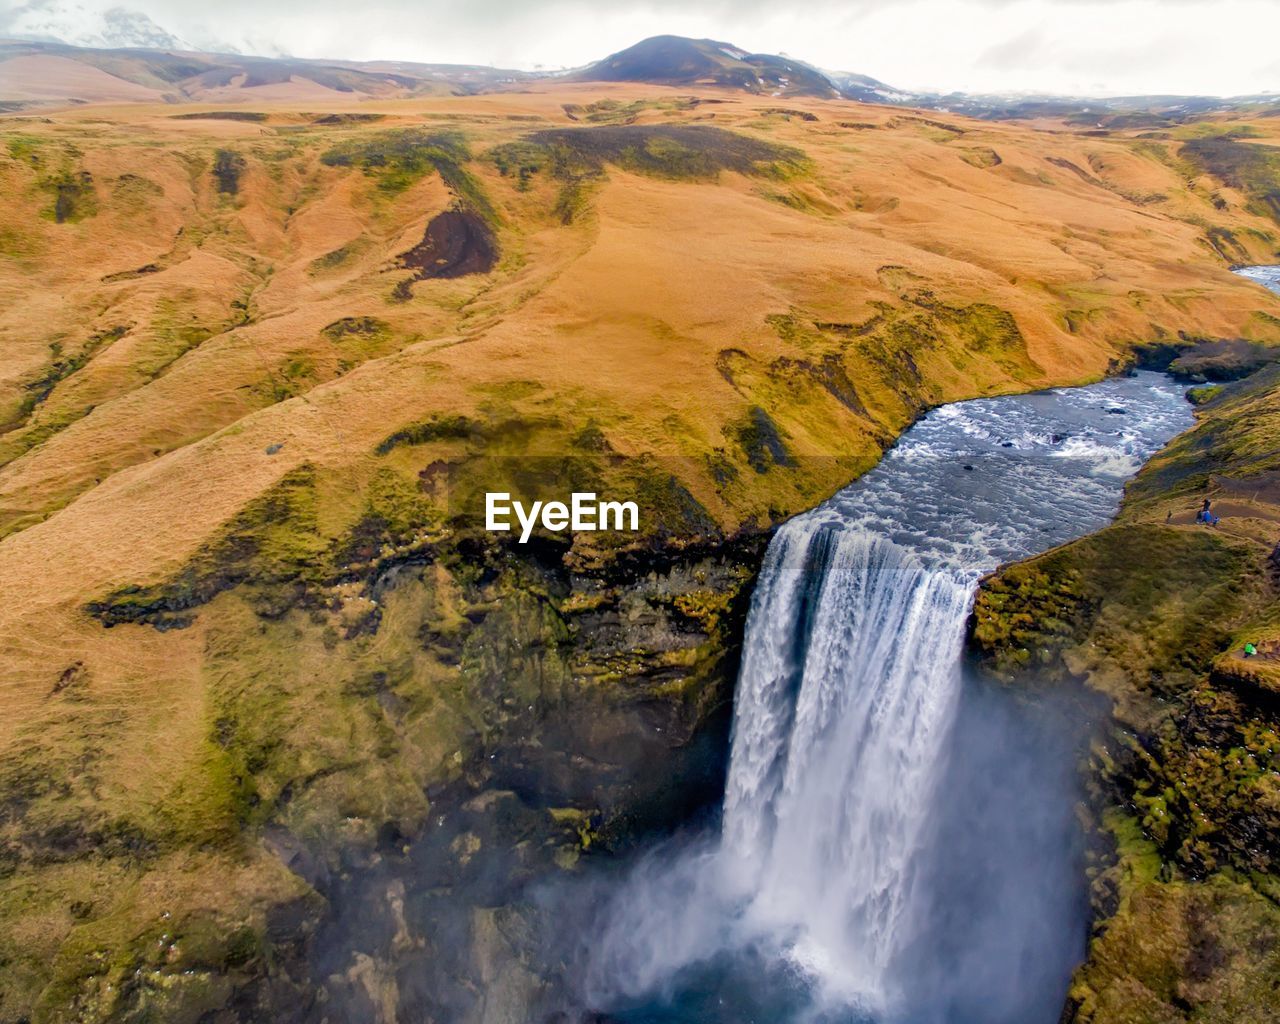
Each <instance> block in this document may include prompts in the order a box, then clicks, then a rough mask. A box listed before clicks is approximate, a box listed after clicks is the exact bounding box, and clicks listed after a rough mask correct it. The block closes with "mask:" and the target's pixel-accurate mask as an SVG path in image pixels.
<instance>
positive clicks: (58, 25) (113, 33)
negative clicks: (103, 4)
mask: <svg viewBox="0 0 1280 1024" xmlns="http://www.w3.org/2000/svg"><path fill="white" fill-rule="evenodd" d="M4 32H5V34H7V35H9V36H12V37H14V38H18V39H35V40H42V41H45V42H60V43H67V44H69V45H72V46H88V47H98V48H105V49H118V48H143V49H154V50H191V49H194V47H193V46H191V45H190V44H189V43H187V42H185V41H184V40H182V39H180V38H179V37H178V36H176V35H174V34H173V33H172V32H169V31H168V30H167V29H164V28H162V27H161V26H160V25H157V24H156V23H155V22H154V21H153V20H152V19H151V18H150V17H148V16H147V15H146V14H144V13H143V12H141V11H132V10H129V9H128V8H124V7H113V8H111V9H110V10H107V11H95V10H86V9H85V8H83V7H80V6H79V5H72V4H66V3H59V2H58V0H34V2H32V3H28V4H24V5H23V6H21V7H19V8H17V9H16V10H15V11H14V12H13V13H12V14H11V15H9V17H8V19H7V21H6V22H5V24H4Z"/></svg>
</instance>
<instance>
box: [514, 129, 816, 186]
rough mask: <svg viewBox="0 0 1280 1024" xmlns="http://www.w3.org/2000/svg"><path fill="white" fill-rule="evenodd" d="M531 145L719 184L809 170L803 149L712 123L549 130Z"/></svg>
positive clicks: (660, 174) (586, 159) (579, 158)
mask: <svg viewBox="0 0 1280 1024" xmlns="http://www.w3.org/2000/svg"><path fill="white" fill-rule="evenodd" d="M529 141H531V142H534V143H536V144H538V145H541V146H546V147H550V148H552V149H553V150H554V149H559V148H562V149H564V150H567V151H568V152H569V153H571V154H573V156H574V157H575V158H576V160H577V161H580V162H582V163H583V164H586V165H587V166H594V167H597V168H598V167H601V166H603V165H604V164H613V165H614V166H616V167H620V168H622V169H623V170H626V171H632V172H634V173H637V174H648V175H652V176H654V177H659V178H669V179H672V180H677V181H679V180H693V181H698V180H714V179H715V178H716V177H717V176H719V174H720V173H721V172H722V171H735V172H737V173H739V174H746V175H751V176H753V177H770V178H787V177H791V176H793V175H795V174H798V173H800V172H801V171H803V170H804V169H805V168H806V166H807V159H806V157H805V156H804V154H803V153H801V152H800V150H798V149H794V148H792V147H789V146H780V145H777V144H776V143H772V142H765V141H763V140H761V139H754V138H751V137H750V136H746V135H739V134H738V133H736V132H731V131H727V130H725V129H723V128H715V127H712V126H710V125H607V126H602V127H599V128H548V129H545V130H543V131H539V132H534V133H533V134H532V135H530V136H529Z"/></svg>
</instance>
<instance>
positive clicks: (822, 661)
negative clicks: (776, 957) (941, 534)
mask: <svg viewBox="0 0 1280 1024" xmlns="http://www.w3.org/2000/svg"><path fill="white" fill-rule="evenodd" d="M932 561H935V562H937V559H932ZM966 576H967V574H965V573H964V572H963V571H961V570H959V569H958V568H957V567H953V566H949V565H947V564H946V563H945V562H939V563H938V564H933V565H930V564H927V561H926V559H925V558H924V557H922V556H921V555H920V554H919V553H917V552H915V551H913V550H911V549H910V548H908V547H905V546H903V545H901V544H899V543H896V542H894V541H893V540H890V539H887V538H885V537H882V536H878V535H876V534H875V533H873V532H871V531H870V530H867V529H865V528H861V527H854V528H852V529H842V528H840V526H838V525H836V524H832V523H830V522H827V521H825V520H823V519H821V518H817V519H802V520H798V521H794V522H792V523H789V524H787V526H785V527H784V528H783V529H782V531H780V533H779V535H778V537H777V538H776V539H775V541H774V543H773V545H772V547H771V550H770V552H769V555H768V558H767V560H766V563H765V565H764V567H763V569H762V573H761V578H760V581H759V583H758V585H757V590H756V596H755V600H754V604H753V607H752V610H751V615H750V619H749V622H748V628H747V646H746V650H745V653H744V662H743V668H742V673H741V677H740V680H739V690H738V697H737V702H736V707H735V720H734V733H733V748H732V758H731V761H730V768H729V780H728V785H727V788H726V793H725V806H724V825H723V846H722V852H723V854H724V855H725V856H726V857H727V858H729V859H730V860H731V862H733V863H734V864H735V870H736V871H739V872H740V873H741V875H740V879H739V881H740V883H741V884H742V885H743V887H744V890H745V891H750V892H751V893H752V894H753V895H752V897H751V900H750V905H749V907H748V909H747V911H746V918H747V920H748V921H750V922H751V923H752V924H753V925H754V926H756V927H759V928H761V929H767V930H769V931H772V932H773V933H774V934H785V935H790V936H791V937H792V938H791V948H792V953H793V955H794V956H795V957H796V959H797V960H798V961H799V962H800V963H801V964H802V965H804V966H805V967H807V968H809V969H810V970H811V971H812V972H813V973H814V974H815V975H817V976H820V977H821V978H822V979H823V980H824V982H825V983H827V984H828V985H829V986H831V987H834V988H836V989H838V990H840V992H841V994H842V995H845V996H847V997H852V998H855V999H858V1000H860V1001H865V1002H867V1003H868V1004H871V1005H874V1004H876V1003H878V1002H879V999H880V997H881V996H882V995H883V985H884V981H883V977H884V971H885V969H886V967H887V966H888V964H889V962H890V961H891V960H892V957H893V955H894V953H895V952H896V951H897V950H898V949H899V948H900V940H901V938H902V932H901V926H902V922H903V915H904V913H905V912H906V908H907V905H908V901H909V894H910V890H911V880H912V879H911V871H912V864H913V857H914V854H915V852H916V849H917V846H918V843H919V840H920V835H921V829H922V826H923V824H924V823H925V822H926V821H927V819H928V815H929V808H930V805H931V789H932V787H933V785H934V781H935V778H936V771H935V767H936V764H937V762H938V760H939V757H940V753H941V750H942V737H943V735H944V734H945V731H946V729H947V726H948V724H949V722H950V720H951V717H952V715H953V713H954V709H955V705H956V697H957V693H958V683H959V671H958V663H959V655H960V648H961V644H962V642H963V637H964V623H965V618H966V616H967V614H968V610H969V604H970V599H971V593H972V579H971V578H966Z"/></svg>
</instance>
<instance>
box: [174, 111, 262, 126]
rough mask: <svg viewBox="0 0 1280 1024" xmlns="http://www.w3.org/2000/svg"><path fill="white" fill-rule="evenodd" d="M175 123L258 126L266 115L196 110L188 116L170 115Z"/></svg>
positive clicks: (248, 112)
mask: <svg viewBox="0 0 1280 1024" xmlns="http://www.w3.org/2000/svg"><path fill="white" fill-rule="evenodd" d="M169 116H170V117H171V118H172V119H173V120H175V121H248V122H251V123H253V124H260V123H262V122H263V121H265V120H266V119H267V115H266V114H264V113H263V112H262V111H260V110H197V111H194V112H193V113H190V114H170V115H169Z"/></svg>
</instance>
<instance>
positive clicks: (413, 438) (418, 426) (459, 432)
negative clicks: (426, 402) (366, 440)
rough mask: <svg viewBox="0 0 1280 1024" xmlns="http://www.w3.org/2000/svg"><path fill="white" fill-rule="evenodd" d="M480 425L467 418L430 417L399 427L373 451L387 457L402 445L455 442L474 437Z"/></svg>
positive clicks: (454, 416) (457, 416)
mask: <svg viewBox="0 0 1280 1024" xmlns="http://www.w3.org/2000/svg"><path fill="white" fill-rule="evenodd" d="M479 432H480V425H479V424H477V423H475V422H474V421H473V420H471V419H470V418H469V417H467V416H459V415H444V416H432V417H431V418H430V419H428V420H423V421H421V422H419V423H411V424H409V425H408V426H407V427H401V428H400V429H399V430H397V431H396V432H395V433H393V434H389V435H387V437H385V438H383V439H382V440H381V441H380V442H378V447H377V448H376V449H375V451H376V452H377V453H378V454H379V455H387V454H389V453H390V452H392V451H394V450H395V449H396V448H399V447H400V446H402V445H417V444H428V443H429V442H431V441H457V440H465V439H467V438H470V437H473V436H476V435H477V434H478V433H479Z"/></svg>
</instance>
